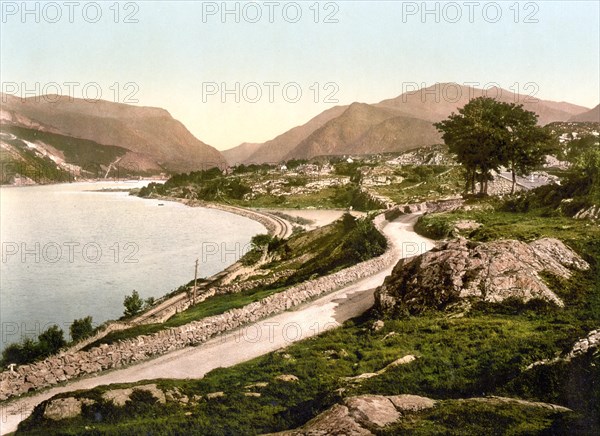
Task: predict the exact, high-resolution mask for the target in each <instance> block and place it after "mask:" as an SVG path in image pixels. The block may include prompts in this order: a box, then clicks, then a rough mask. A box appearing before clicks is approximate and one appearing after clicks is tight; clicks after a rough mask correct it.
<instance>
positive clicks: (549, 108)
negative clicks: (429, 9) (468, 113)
mask: <svg viewBox="0 0 600 436" xmlns="http://www.w3.org/2000/svg"><path fill="white" fill-rule="evenodd" d="M486 95H487V96H489V97H493V98H496V99H497V100H499V101H502V102H506V103H518V104H522V105H523V107H524V108H525V109H526V110H529V111H533V112H535V113H537V114H538V115H539V119H538V122H539V124H541V125H546V124H548V123H550V122H553V121H568V120H569V119H570V118H571V117H572V116H573V115H576V114H579V113H581V112H584V111H586V110H589V109H588V108H586V107H583V106H578V105H574V104H571V103H565V102H553V101H547V100H541V99H538V98H536V97H535V96H533V97H530V96H527V95H520V94H515V93H514V92H512V91H508V90H506V89H502V88H496V87H493V88H489V89H486V90H484V89H479V88H474V87H469V86H462V85H458V84H456V83H438V84H435V85H433V86H430V87H428V88H421V89H419V90H417V91H410V92H406V93H404V94H402V95H399V96H398V97H395V98H392V99H389V100H383V101H381V102H379V103H377V104H376V105H375V106H378V107H383V108H388V109H390V108H391V109H395V110H397V111H400V112H402V113H404V114H406V115H409V116H412V117H415V118H421V119H424V120H429V121H433V122H437V121H441V120H443V119H445V118H447V117H448V115H450V114H451V113H452V112H456V111H457V110H458V109H459V108H461V107H463V106H464V105H465V104H467V103H468V102H469V101H470V100H471V99H473V98H477V97H482V96H486Z"/></svg>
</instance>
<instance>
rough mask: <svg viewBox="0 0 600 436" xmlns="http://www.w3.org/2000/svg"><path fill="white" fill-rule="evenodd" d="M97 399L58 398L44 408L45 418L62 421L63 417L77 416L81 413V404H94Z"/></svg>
mask: <svg viewBox="0 0 600 436" xmlns="http://www.w3.org/2000/svg"><path fill="white" fill-rule="evenodd" d="M94 403H95V401H93V400H90V399H87V398H82V399H78V398H73V397H68V398H58V399H56V400H51V401H49V402H48V403H47V404H46V408H45V409H44V418H46V419H51V420H53V421H60V420H62V419H69V418H75V417H77V416H79V415H81V406H82V405H84V404H86V405H90V404H94Z"/></svg>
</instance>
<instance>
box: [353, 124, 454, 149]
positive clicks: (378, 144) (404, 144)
mask: <svg viewBox="0 0 600 436" xmlns="http://www.w3.org/2000/svg"><path fill="white" fill-rule="evenodd" d="M442 142H443V141H442V136H441V135H440V133H439V132H438V131H437V129H436V128H435V127H433V124H431V122H429V121H425V120H421V119H418V118H412V117H404V116H400V117H394V118H389V119H387V120H385V121H383V122H381V123H379V124H377V125H375V126H373V127H371V128H370V129H369V130H367V132H366V133H365V134H364V135H362V136H361V138H360V139H359V140H357V141H356V142H354V143H353V144H352V145H351V146H350V148H349V152H350V153H351V154H372V153H386V152H399V151H406V150H411V149H414V148H419V147H422V146H425V145H432V144H440V143H442Z"/></svg>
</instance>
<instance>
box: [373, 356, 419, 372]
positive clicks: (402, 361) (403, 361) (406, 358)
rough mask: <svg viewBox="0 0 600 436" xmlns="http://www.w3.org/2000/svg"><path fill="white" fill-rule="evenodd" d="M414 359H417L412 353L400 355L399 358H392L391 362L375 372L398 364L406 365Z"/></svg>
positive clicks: (383, 370)
mask: <svg viewBox="0 0 600 436" xmlns="http://www.w3.org/2000/svg"><path fill="white" fill-rule="evenodd" d="M414 360H417V358H416V356H413V355H412V354H407V355H406V356H404V357H401V358H400V359H396V360H394V361H393V362H392V363H390V364H389V365H387V366H386V367H385V368H383V369H381V370H379V371H377V374H383V373H384V372H385V371H387V370H388V369H390V368H393V367H395V366H399V365H406V364H407V363H410V362H412V361H414Z"/></svg>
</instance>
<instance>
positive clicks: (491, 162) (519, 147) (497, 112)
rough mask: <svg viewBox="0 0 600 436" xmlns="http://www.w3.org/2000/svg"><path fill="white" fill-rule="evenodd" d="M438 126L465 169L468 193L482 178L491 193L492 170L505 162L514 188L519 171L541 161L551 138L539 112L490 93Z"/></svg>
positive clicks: (482, 185) (483, 187)
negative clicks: (511, 174)
mask: <svg viewBox="0 0 600 436" xmlns="http://www.w3.org/2000/svg"><path fill="white" fill-rule="evenodd" d="M435 127H436V128H437V129H438V130H439V131H440V132H441V133H442V138H443V139H444V142H445V143H446V145H448V148H449V150H450V152H451V153H454V154H455V155H456V158H457V160H458V162H459V163H461V164H462V165H463V167H464V169H465V180H466V184H465V192H466V193H469V192H472V193H474V192H475V184H476V181H479V183H480V191H479V192H480V194H487V189H488V181H489V180H492V176H491V175H492V171H499V170H500V166H502V165H505V166H507V167H508V168H509V169H510V170H511V172H512V173H513V191H514V184H515V182H516V175H517V174H519V175H523V174H526V173H527V172H529V171H531V170H532V169H533V168H535V166H537V165H539V164H540V163H541V162H542V159H543V156H544V154H545V152H546V150H547V144H548V143H549V141H550V136H549V135H548V134H547V133H546V132H545V131H544V130H543V129H542V128H540V127H538V126H537V115H536V114H534V113H533V112H529V111H526V110H524V109H523V106H522V105H515V104H514V103H503V102H499V101H496V100H494V99H492V98H489V97H479V98H476V99H473V100H471V101H470V102H469V103H467V104H466V105H465V106H464V107H463V108H461V109H459V110H458V114H455V113H452V114H451V115H450V116H449V117H448V119H447V120H444V121H442V122H439V123H436V124H435Z"/></svg>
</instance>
